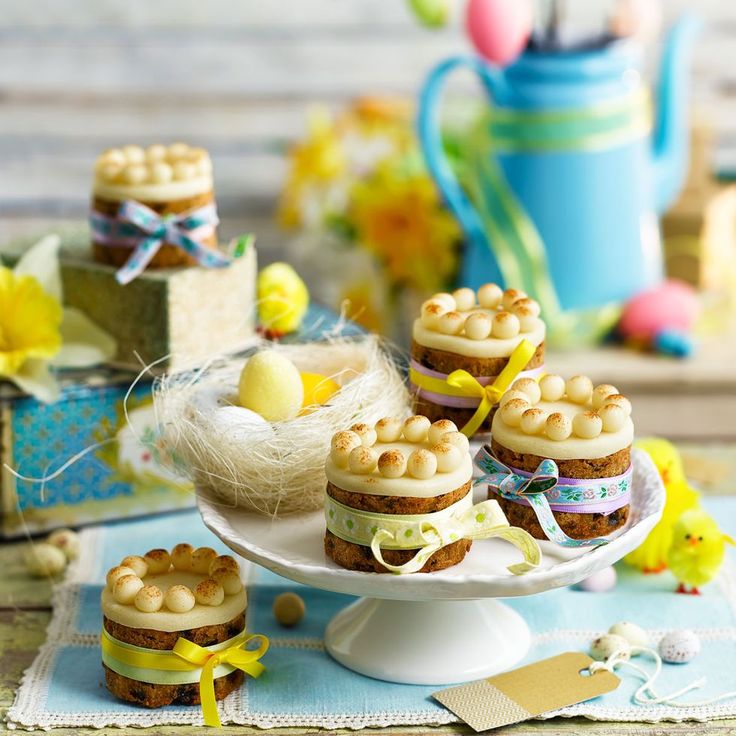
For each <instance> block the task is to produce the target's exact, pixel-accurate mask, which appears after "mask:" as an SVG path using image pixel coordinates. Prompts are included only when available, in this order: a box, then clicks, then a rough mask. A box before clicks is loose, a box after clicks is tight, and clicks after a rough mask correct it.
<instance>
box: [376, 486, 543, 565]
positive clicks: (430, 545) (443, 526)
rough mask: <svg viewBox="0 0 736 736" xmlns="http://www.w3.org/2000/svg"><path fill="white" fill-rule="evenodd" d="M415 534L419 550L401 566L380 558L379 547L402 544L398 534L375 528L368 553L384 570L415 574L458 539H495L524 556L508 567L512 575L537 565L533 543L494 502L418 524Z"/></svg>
mask: <svg viewBox="0 0 736 736" xmlns="http://www.w3.org/2000/svg"><path fill="white" fill-rule="evenodd" d="M418 531H419V533H418V534H417V535H416V536H415V537H414V539H413V541H412V545H413V548H416V547H419V551H418V552H417V553H416V554H415V555H414V557H412V558H411V559H410V560H409V561H408V562H405V563H404V564H403V565H391V564H389V563H388V562H386V561H385V560H384V559H383V553H382V552H381V547H382V546H383V545H389V546H392V547H396V546H399V545H402V546H403V545H406V539H405V538H402V536H401V533H400V532H397V531H392V530H389V529H386V528H379V529H378V530H377V531H376V533H375V534H374V535H373V539H372V540H371V551H372V552H373V556H374V557H375V558H376V560H378V562H380V563H381V565H383V567H385V568H386V569H387V570H389V571H390V572H393V573H397V574H403V573H412V572H418V571H419V570H421V569H422V568H423V567H424V565H425V564H426V563H427V561H428V560H429V558H430V557H431V556H432V555H433V554H434V553H435V552H437V551H438V550H440V549H442V548H443V547H446V546H447V545H449V544H452V543H453V542H457V541H458V540H460V539H492V538H493V537H499V538H501V539H505V540H506V541H507V542H510V543H511V544H513V545H514V546H515V547H516V548H517V549H518V550H519V551H520V552H521V553H522V555H523V556H524V561H523V562H518V563H515V564H513V565H509V566H508V568H507V569H508V571H509V572H510V573H512V574H513V575H523V574H524V573H525V572H529V570H533V569H534V568H535V567H537V566H538V565H539V562H540V560H541V559H542V552H541V550H540V549H539V545H538V544H537V542H536V540H535V539H534V538H533V537H532V536H531V535H530V534H529V533H528V532H526V531H524V530H523V529H519V528H517V527H512V526H510V525H509V522H508V521H507V519H506V517H505V516H504V513H503V511H501V507H500V506H499V505H498V501H494V500H488V501H483V502H481V503H478V504H476V505H475V506H471V507H470V508H469V509H466V510H465V511H463V512H462V513H460V514H457V515H455V516H450V517H448V518H445V519H443V520H442V521H441V522H440V523H432V522H431V521H429V520H427V521H424V522H420V524H419V530H418Z"/></svg>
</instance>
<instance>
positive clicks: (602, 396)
mask: <svg viewBox="0 0 736 736" xmlns="http://www.w3.org/2000/svg"><path fill="white" fill-rule="evenodd" d="M617 393H618V389H617V388H616V387H615V386H611V384H610V383H601V384H600V385H599V386H596V387H595V388H594V389H593V408H594V409H600V408H601V407H602V406H603V404H607V403H608V402H607V401H606V397H607V396H611V395H613V394H617Z"/></svg>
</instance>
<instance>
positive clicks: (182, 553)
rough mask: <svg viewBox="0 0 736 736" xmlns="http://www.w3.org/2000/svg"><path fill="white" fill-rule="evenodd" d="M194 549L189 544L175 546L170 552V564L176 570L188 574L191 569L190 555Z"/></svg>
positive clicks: (183, 543)
mask: <svg viewBox="0 0 736 736" xmlns="http://www.w3.org/2000/svg"><path fill="white" fill-rule="evenodd" d="M193 552H194V547H192V545H191V544H187V543H186V542H182V543H181V544H177V545H176V547H174V549H172V550H171V563H172V564H173V565H174V567H175V568H176V569H177V570H184V571H185V572H189V571H190V570H191V569H192V553H193Z"/></svg>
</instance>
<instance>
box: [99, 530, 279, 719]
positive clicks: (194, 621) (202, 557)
mask: <svg viewBox="0 0 736 736" xmlns="http://www.w3.org/2000/svg"><path fill="white" fill-rule="evenodd" d="M246 605H247V595H246V591H245V587H244V586H243V583H242V581H241V578H240V569H239V565H238V563H237V561H236V560H235V559H234V558H233V557H231V556H229V555H218V554H217V552H215V550H213V549H211V548H209V547H199V548H197V549H194V548H193V547H192V546H191V545H189V544H185V543H182V544H177V545H176V546H175V547H174V548H173V549H172V550H171V552H168V551H167V550H165V549H152V550H150V551H149V552H147V553H146V554H145V555H143V556H140V555H130V556H128V557H126V558H125V559H123V560H122V561H121V562H120V564H119V565H116V566H115V567H113V568H111V569H110V570H109V571H108V573H107V579H106V586H105V588H104V589H103V591H102V599H101V606H102V613H103V629H102V634H101V648H102V663H103V666H104V669H105V681H106V683H107V687H108V689H109V690H110V692H112V693H113V694H114V695H116V696H117V697H119V698H121V699H123V700H126V701H128V702H131V703H135V704H137V705H141V706H145V707H149V708H157V707H160V706H164V705H170V704H172V703H176V704H180V705H196V704H201V705H202V710H203V712H204V716H205V722H207V723H208V724H210V725H216V724H217V723H219V717H218V715H217V706H216V701H217V700H221V699H222V698H224V697H226V696H227V695H228V694H229V693H230V692H232V691H233V690H235V689H236V688H238V687H240V685H241V684H242V683H243V679H244V676H245V674H246V673H247V674H250V675H251V676H253V677H258V676H259V675H260V674H261V672H262V671H263V665H261V664H260V662H259V661H258V660H259V659H260V657H261V656H262V655H263V654H264V653H265V651H266V649H267V647H268V642H267V640H266V639H265V638H264V637H262V636H258V635H255V636H254V635H250V634H248V633H246V631H245V610H246ZM255 644H258V645H259V646H258V647H257V648H253V647H254V645H255ZM246 645H247V646H248V648H245V647H246Z"/></svg>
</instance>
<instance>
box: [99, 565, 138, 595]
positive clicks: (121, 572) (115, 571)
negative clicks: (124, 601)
mask: <svg viewBox="0 0 736 736" xmlns="http://www.w3.org/2000/svg"><path fill="white" fill-rule="evenodd" d="M125 575H135V573H134V572H133V570H131V569H130V568H129V567H123V566H122V565H117V566H116V567H112V568H110V569H109V570H108V571H107V577H106V578H105V582H106V583H107V588H108V590H112V589H113V588H114V587H115V583H117V581H118V580H119V579H120V578H122V577H124V576H125Z"/></svg>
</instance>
